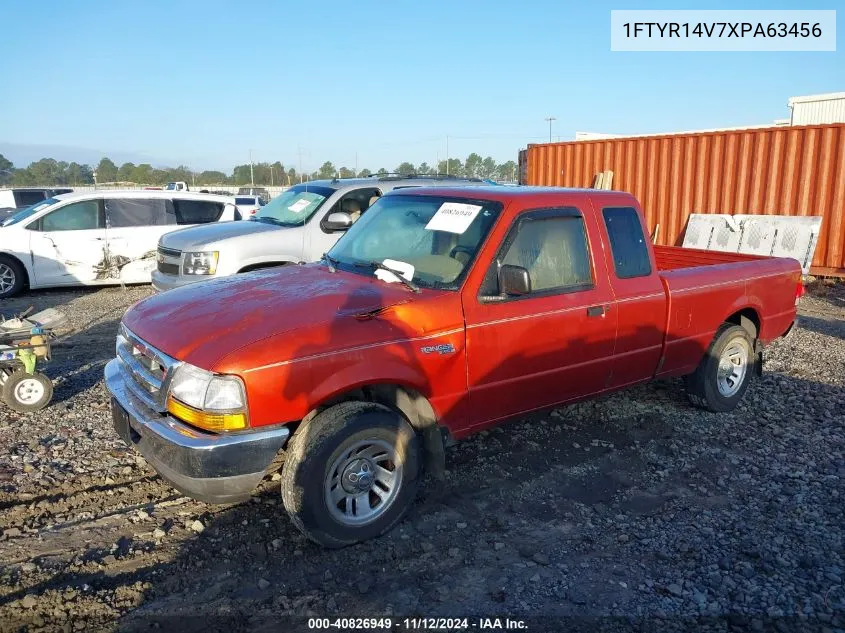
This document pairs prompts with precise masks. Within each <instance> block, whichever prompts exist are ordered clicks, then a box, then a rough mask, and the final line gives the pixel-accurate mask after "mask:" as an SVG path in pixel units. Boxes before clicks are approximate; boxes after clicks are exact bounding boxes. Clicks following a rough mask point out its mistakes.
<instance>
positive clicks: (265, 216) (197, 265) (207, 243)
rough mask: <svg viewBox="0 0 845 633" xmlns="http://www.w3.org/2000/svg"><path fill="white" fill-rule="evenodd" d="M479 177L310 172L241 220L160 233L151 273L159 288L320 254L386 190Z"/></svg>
mask: <svg viewBox="0 0 845 633" xmlns="http://www.w3.org/2000/svg"><path fill="white" fill-rule="evenodd" d="M489 184H490V183H489V182H486V181H483V180H481V179H480V178H456V177H454V176H373V177H370V178H339V179H334V180H313V181H311V182H305V183H301V184H298V185H296V186H294V187H291V188H290V189H288V190H286V191H284V192H283V193H281V194H280V195H279V196H277V197H275V198H273V199H272V200H271V201H270V202H268V203H267V204H266V205H264V206H263V207H260V208H259V209H258V210H257V211H256V212H255V213H254V214H252V215H249V216H248V217H247V216H245V218H247V219H248V221H246V222H235V223H232V224H226V225H220V226H198V227H194V228H191V229H183V230H180V231H174V232H172V233H168V234H167V235H164V236H162V238H161V241H160V242H159V244H158V269H157V270H155V271H153V274H152V281H153V287H154V288H155V289H156V290H160V291H164V290H170V289H172V288H177V287H180V286H185V285H188V284H192V283H196V282H198V281H204V280H207V279H214V278H218V277H225V276H228V275H234V274H237V273H243V272H248V271H251V270H256V269H259V268H269V267H271V266H281V265H284V264H298V263H300V262H313V261H317V260H319V259H320V258H321V257H322V255H323V253H325V252H326V251H328V250H329V249H330V248H331V247H332V246H334V244H335V242H337V241H338V240H339V239H340V237H341V236H342V235H343V234H344V233H345V232H346V230H347V229H349V227H350V226H352V225H353V224H354V223H355V222H356V221H357V220H358V218H360V217H361V215H362V214H363V213H366V211H367V209H369V208H370V207H371V206H372V205H373V204H375V203H376V201H377V200H378V199H379V198H380V197H381V196H382V195H384V194H385V193H387V192H388V191H392V190H395V189H402V188H408V187H422V186H433V185H436V186H439V187H448V186H464V187H466V186H470V185H489Z"/></svg>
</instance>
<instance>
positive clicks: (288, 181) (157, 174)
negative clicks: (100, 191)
mask: <svg viewBox="0 0 845 633" xmlns="http://www.w3.org/2000/svg"><path fill="white" fill-rule="evenodd" d="M516 172H517V165H516V163H515V162H514V161H512V160H509V161H507V162H505V163H497V162H496V161H495V160H494V159H493V158H491V157H490V156H488V157H486V158H482V157H481V156H480V155H479V154H476V153H475V152H473V153H471V154H470V155H469V156H467V158H466V160H463V161H462V160H461V159H459V158H450V159H449V161H448V163H447V161H445V160H441V161H440V162H439V163H438V164H437V165H436V166H430V165H429V164H428V163H425V162H423V163H420V164H418V165H414V163H411V162H407V161H405V162H402V163H400V164H399V165H398V166H397V167H396V168H394V169H393V170H388V169H386V168H384V167H382V168H380V169H378V170H377V171H371V170H369V169H361V170H360V171H357V172H356V171H355V170H354V169H350V168H349V167H345V166H343V167H335V165H334V164H333V163H332V162H330V161H326V162H325V163H323V164H322V165H321V166H320V168H319V169H318V170H316V171H314V172H311V173H300V172H298V171H297V170H296V169H294V168H293V167H289V168H286V167H285V166H284V165H283V164H282V163H281V162H280V161H276V162H275V163H267V162H262V163H253V164H252V165H250V164H248V163H247V164H245V165H236V166H235V168H234V169H233V170H232V173H231V174H230V175H227V174H225V173H223V172H222V171H214V170H208V171H201V172H196V171H193V170H191V169H190V168H189V167H186V166H184V165H180V166H179V167H175V168H166V169H159V168H156V167H153V166H152V165H150V164H148V163H141V164H139V165H135V164H134V163H123V164H122V165H120V166H118V165H116V164H115V163H114V162H113V161H112V160H110V159H109V158H103V159H102V160H100V162H99V163H98V164H97V165H96V166H95V167H91V166H90V165H81V164H79V163H76V162H70V163H68V162H66V161H57V160H55V159H53V158H42V159H41V160H39V161H35V162H33V163H30V165H29V166H28V167H25V168H22V169H16V168H15V167H14V165H13V164H12V163H11V161H9V160H7V159H6V158H5V157H4V156H3V155H2V154H0V185H3V186H15V187H27V186H38V185H67V186H74V185H93V184H95V182H96V183H97V184H105V183H127V184H129V183H131V184H135V185H152V186H156V185H158V186H160V185H164V184H166V183H168V182H178V181H184V182H187V183H188V184H189V185H192V184H196V185H235V186H238V185H248V184H250V183H252V182H254V183H255V184H259V185H265V186H266V185H271V186H272V185H276V186H287V185H294V184H296V183H298V182H302V181H307V180H317V179H326V178H354V177H356V176H357V177H360V178H364V177H367V176H370V175H372V174H377V175H385V174H388V173H395V174H402V175H408V174H418V175H421V176H424V175H434V174H450V175H452V176H466V177H473V178H489V179H492V180H500V181H515V180H516V177H517V173H516Z"/></svg>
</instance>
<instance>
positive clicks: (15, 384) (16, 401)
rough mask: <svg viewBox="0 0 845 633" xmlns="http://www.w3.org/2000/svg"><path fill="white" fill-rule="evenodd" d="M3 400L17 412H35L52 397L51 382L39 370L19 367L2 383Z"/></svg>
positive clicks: (48, 402)
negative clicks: (31, 370) (28, 370)
mask: <svg viewBox="0 0 845 633" xmlns="http://www.w3.org/2000/svg"><path fill="white" fill-rule="evenodd" d="M2 395H3V401H4V402H5V403H6V404H8V405H9V406H10V407H11V408H12V409H14V410H15V411H17V412H18V413H35V412H36V411H41V409H43V408H44V407H46V406H47V405H48V404H50V400H52V399H53V383H52V382H51V381H50V379H49V378H47V376H45V375H44V374H42V373H40V372H35V373H34V374H28V373H26V372H25V371H24V370H22V369H19V370H17V371H16V372H14V373H13V374H12V375H11V376H9V377H8V378H6V382H4V383H3V391H2Z"/></svg>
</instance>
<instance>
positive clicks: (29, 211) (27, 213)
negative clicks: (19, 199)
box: [0, 198, 58, 226]
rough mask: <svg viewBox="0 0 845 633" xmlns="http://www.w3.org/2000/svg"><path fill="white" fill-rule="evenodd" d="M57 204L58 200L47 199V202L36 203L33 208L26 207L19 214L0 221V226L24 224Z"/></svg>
mask: <svg viewBox="0 0 845 633" xmlns="http://www.w3.org/2000/svg"><path fill="white" fill-rule="evenodd" d="M57 202H58V200H57V199H56V198H47V199H46V200H42V201H41V202H36V203H35V204H33V205H32V206H29V207H26V208H25V209H21V210H20V211H18V212H17V213H13V214H12V215H10V216H9V217H7V218H6V219H5V220H0V226H12V225H13V224H17V223H18V222H23V221H24V220H26V219H27V218H29V217H31V216H33V215H34V214H36V213H38V212H39V211H41V209H46V208H47V207H49V206H50V205H53V204H56V203H57Z"/></svg>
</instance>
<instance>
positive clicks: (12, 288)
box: [0, 255, 26, 299]
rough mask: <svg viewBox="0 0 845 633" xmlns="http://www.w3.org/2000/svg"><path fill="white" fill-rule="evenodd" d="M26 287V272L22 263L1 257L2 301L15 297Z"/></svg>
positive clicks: (0, 285) (0, 288) (0, 291)
mask: <svg viewBox="0 0 845 633" xmlns="http://www.w3.org/2000/svg"><path fill="white" fill-rule="evenodd" d="M25 285H26V271H25V270H24V268H23V266H21V264H20V262H18V261H17V260H16V259H13V258H11V257H8V256H6V255H0V299H7V298H9V297H14V296H15V295H16V294H18V293H20V292H21V290H23V288H24V286H25Z"/></svg>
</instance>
